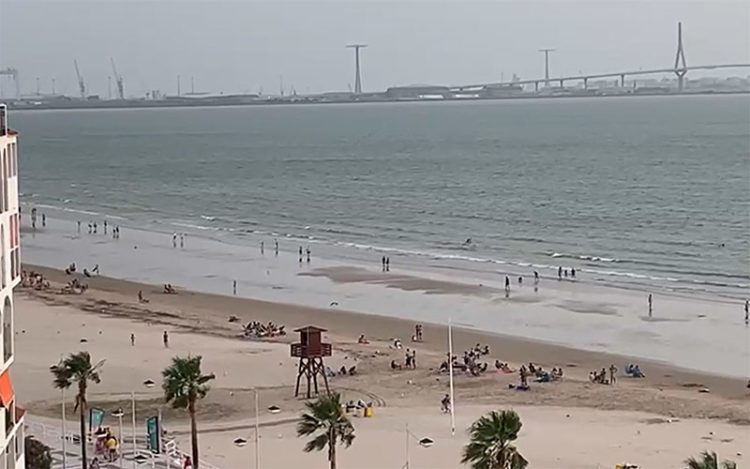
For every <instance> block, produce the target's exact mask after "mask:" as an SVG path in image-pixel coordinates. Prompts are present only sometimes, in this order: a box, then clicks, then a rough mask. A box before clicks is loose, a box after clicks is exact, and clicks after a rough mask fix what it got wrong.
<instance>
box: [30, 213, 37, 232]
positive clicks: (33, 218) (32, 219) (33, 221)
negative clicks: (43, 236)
mask: <svg viewBox="0 0 750 469" xmlns="http://www.w3.org/2000/svg"><path fill="white" fill-rule="evenodd" d="M31 229H32V230H36V208H32V209H31Z"/></svg>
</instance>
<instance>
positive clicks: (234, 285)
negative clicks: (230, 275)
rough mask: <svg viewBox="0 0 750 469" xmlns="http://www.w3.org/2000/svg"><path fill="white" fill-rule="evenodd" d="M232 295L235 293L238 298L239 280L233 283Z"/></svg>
mask: <svg viewBox="0 0 750 469" xmlns="http://www.w3.org/2000/svg"><path fill="white" fill-rule="evenodd" d="M232 293H234V296H237V280H233V281H232Z"/></svg>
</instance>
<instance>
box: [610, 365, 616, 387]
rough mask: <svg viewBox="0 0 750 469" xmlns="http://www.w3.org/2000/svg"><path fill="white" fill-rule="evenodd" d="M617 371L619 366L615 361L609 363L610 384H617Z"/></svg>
mask: <svg viewBox="0 0 750 469" xmlns="http://www.w3.org/2000/svg"><path fill="white" fill-rule="evenodd" d="M615 373H617V367H616V366H615V364H614V363H613V364H611V365H609V384H615V383H616V382H617V377H616V376H615Z"/></svg>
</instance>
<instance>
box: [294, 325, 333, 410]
mask: <svg viewBox="0 0 750 469" xmlns="http://www.w3.org/2000/svg"><path fill="white" fill-rule="evenodd" d="M294 332H299V342H297V343H294V344H292V347H291V351H292V357H294V358H299V370H298V372H297V386H296V387H295V388H294V397H297V396H299V383H300V379H302V376H304V377H305V378H306V379H307V398H308V399H310V397H311V393H312V391H313V389H315V394H319V392H318V374H320V375H321V376H322V377H323V382H324V383H325V385H326V393H328V392H330V390H329V389H328V377H327V376H326V371H325V366H324V364H323V357H330V356H331V344H325V343H323V341H322V338H321V333H322V332H326V330H325V329H321V328H319V327H315V326H306V327H302V328H300V329H295V331H294Z"/></svg>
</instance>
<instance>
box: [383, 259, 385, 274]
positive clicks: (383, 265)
mask: <svg viewBox="0 0 750 469" xmlns="http://www.w3.org/2000/svg"><path fill="white" fill-rule="evenodd" d="M382 262H383V272H385V256H383V259H382Z"/></svg>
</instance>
